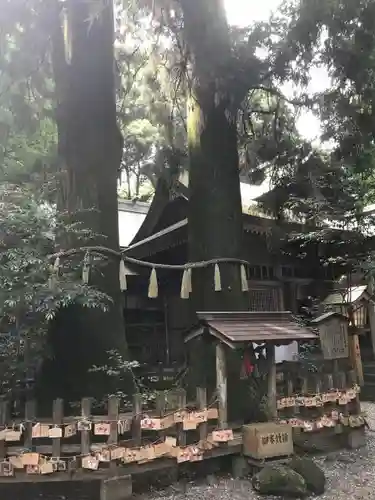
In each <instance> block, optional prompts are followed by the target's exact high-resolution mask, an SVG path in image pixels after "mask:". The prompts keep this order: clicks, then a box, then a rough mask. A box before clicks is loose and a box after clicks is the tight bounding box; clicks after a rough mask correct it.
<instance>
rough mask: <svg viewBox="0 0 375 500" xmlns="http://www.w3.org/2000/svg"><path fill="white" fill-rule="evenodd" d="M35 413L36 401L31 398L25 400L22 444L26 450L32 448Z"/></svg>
mask: <svg viewBox="0 0 375 500" xmlns="http://www.w3.org/2000/svg"><path fill="white" fill-rule="evenodd" d="M35 415H36V402H35V400H33V399H31V400H29V401H26V408H25V417H26V423H25V440H24V445H25V448H26V449H27V450H32V447H33V423H34V422H35Z"/></svg>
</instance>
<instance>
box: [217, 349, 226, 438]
mask: <svg viewBox="0 0 375 500" xmlns="http://www.w3.org/2000/svg"><path fill="white" fill-rule="evenodd" d="M216 389H217V397H218V401H219V427H220V429H226V428H227V427H228V408H227V395H228V394H227V365H226V358H225V348H224V346H223V344H221V343H217V344H216Z"/></svg>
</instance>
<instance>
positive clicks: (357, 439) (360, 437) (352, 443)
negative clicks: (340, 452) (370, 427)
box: [346, 428, 366, 450]
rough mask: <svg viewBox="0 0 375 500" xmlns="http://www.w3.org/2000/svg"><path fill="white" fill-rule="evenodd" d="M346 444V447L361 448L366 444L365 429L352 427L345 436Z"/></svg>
mask: <svg viewBox="0 0 375 500" xmlns="http://www.w3.org/2000/svg"><path fill="white" fill-rule="evenodd" d="M346 443H347V446H348V448H350V449H352V450H354V449H356V448H362V447H363V446H366V434H365V429H364V428H362V429H353V430H352V431H350V432H349V433H348V436H347V442H346Z"/></svg>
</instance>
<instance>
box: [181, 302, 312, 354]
mask: <svg viewBox="0 0 375 500" xmlns="http://www.w3.org/2000/svg"><path fill="white" fill-rule="evenodd" d="M197 316H198V320H199V322H198V325H196V326H195V327H194V328H193V329H192V330H190V331H189V333H188V334H187V335H186V337H185V342H189V341H190V340H192V339H193V338H196V337H199V336H200V335H203V334H205V333H209V334H210V335H212V336H214V337H216V338H217V339H219V340H220V341H221V342H223V343H224V344H227V345H228V346H229V347H231V348H232V349H234V348H235V347H237V346H238V345H239V344H243V343H248V342H254V343H263V342H268V341H270V342H273V343H275V344H288V343H290V342H293V341H295V340H314V339H316V338H318V336H317V334H316V333H314V332H313V331H312V330H310V329H309V328H307V327H305V326H302V325H300V324H298V323H297V322H296V321H295V320H294V318H293V315H292V313H291V312H289V311H262V312H252V311H246V312H204V313H203V312H198V313H197Z"/></svg>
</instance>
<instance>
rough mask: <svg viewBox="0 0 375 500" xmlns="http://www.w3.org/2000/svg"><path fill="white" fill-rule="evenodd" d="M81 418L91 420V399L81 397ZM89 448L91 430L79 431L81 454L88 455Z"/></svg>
mask: <svg viewBox="0 0 375 500" xmlns="http://www.w3.org/2000/svg"><path fill="white" fill-rule="evenodd" d="M81 415H82V420H85V421H86V420H87V421H90V420H91V399H90V398H83V399H82V402H81ZM90 448H91V430H86V431H81V455H83V456H85V455H89V454H90Z"/></svg>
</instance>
